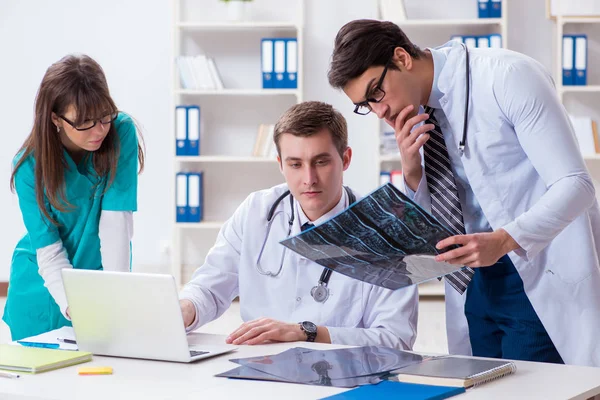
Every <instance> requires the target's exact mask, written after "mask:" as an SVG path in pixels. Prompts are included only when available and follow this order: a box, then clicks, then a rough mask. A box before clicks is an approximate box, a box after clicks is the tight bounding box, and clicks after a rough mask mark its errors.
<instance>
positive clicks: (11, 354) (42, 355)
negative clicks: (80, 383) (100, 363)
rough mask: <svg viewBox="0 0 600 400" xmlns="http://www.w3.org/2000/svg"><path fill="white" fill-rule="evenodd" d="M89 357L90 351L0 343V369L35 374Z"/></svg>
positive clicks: (82, 360) (78, 362)
mask: <svg viewBox="0 0 600 400" xmlns="http://www.w3.org/2000/svg"><path fill="white" fill-rule="evenodd" d="M91 359H92V353H88V352H83V351H69V350H52V349H42V348H36V347H23V346H15V345H11V344H1V345H0V370H9V371H19V372H29V373H31V374H36V373H38V372H45V371H50V370H53V369H57V368H63V367H68V366H71V365H75V364H80V363H83V362H86V361H90V360H91Z"/></svg>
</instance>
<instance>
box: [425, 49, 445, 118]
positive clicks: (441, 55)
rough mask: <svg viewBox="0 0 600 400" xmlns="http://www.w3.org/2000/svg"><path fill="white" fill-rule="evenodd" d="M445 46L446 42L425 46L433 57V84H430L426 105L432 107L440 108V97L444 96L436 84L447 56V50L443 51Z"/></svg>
mask: <svg viewBox="0 0 600 400" xmlns="http://www.w3.org/2000/svg"><path fill="white" fill-rule="evenodd" d="M446 46H447V44H446V45H444V46H440V47H436V48H427V50H429V51H430V52H431V56H432V57H433V84H432V85H431V94H430V95H429V100H428V101H427V105H428V106H429V107H433V108H442V106H441V104H440V99H441V98H442V96H444V93H442V92H441V91H440V88H439V86H438V84H439V77H440V74H441V72H442V69H444V65H446V60H447V58H448V54H447V51H444V50H445V49H447V47H446Z"/></svg>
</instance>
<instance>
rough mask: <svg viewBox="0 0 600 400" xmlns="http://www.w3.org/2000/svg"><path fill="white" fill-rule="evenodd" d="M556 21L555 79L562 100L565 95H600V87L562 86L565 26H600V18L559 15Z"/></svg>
mask: <svg viewBox="0 0 600 400" xmlns="http://www.w3.org/2000/svg"><path fill="white" fill-rule="evenodd" d="M555 21H556V36H555V40H554V46H555V49H556V51H555V53H556V58H555V60H554V62H555V68H556V69H555V77H556V90H557V92H558V95H559V97H560V100H561V101H562V102H564V94H565V93H600V85H586V86H570V85H569V86H564V85H563V84H562V57H563V51H562V37H563V34H564V32H565V25H571V24H600V17H567V16H562V15H557V16H556V18H555Z"/></svg>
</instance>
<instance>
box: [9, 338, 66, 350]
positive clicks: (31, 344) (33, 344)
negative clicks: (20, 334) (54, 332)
mask: <svg viewBox="0 0 600 400" xmlns="http://www.w3.org/2000/svg"><path fill="white" fill-rule="evenodd" d="M17 343H19V344H20V345H22V346H27V347H41V348H43V349H58V348H59V347H60V345H59V344H58V343H40V342H27V341H24V340H17Z"/></svg>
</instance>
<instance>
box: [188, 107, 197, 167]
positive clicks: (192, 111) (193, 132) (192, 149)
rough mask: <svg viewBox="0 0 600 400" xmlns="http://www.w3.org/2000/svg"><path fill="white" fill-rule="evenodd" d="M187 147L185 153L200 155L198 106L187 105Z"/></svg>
mask: <svg viewBox="0 0 600 400" xmlns="http://www.w3.org/2000/svg"><path fill="white" fill-rule="evenodd" d="M186 111H187V113H186V114H187V149H186V155H188V156H199V155H200V107H198V106H188V107H187V110H186Z"/></svg>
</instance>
